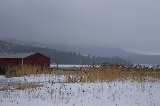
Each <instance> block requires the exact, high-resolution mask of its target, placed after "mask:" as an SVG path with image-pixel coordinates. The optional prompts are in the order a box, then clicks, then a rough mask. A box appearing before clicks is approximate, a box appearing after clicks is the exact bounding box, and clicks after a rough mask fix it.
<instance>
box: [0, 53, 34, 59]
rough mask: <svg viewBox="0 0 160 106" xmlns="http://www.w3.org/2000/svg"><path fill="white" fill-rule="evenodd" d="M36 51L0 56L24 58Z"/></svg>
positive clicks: (2, 56) (0, 55) (2, 55)
mask: <svg viewBox="0 0 160 106" xmlns="http://www.w3.org/2000/svg"><path fill="white" fill-rule="evenodd" d="M33 54H36V53H15V54H0V58H26V57H28V56H31V55H33Z"/></svg>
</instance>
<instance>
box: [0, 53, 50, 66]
mask: <svg viewBox="0 0 160 106" xmlns="http://www.w3.org/2000/svg"><path fill="white" fill-rule="evenodd" d="M24 64H25V65H33V66H40V67H50V58H49V57H47V56H45V55H43V54H40V53H16V54H0V66H19V65H24Z"/></svg>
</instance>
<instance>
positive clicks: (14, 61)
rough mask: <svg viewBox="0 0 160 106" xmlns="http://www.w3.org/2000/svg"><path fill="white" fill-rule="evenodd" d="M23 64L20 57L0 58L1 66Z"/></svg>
mask: <svg viewBox="0 0 160 106" xmlns="http://www.w3.org/2000/svg"><path fill="white" fill-rule="evenodd" d="M21 64H22V59H19V58H8V59H7V58H0V66H18V65H21Z"/></svg>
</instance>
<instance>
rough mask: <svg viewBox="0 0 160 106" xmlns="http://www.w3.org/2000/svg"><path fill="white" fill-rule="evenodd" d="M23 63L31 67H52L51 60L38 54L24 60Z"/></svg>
mask: <svg viewBox="0 0 160 106" xmlns="http://www.w3.org/2000/svg"><path fill="white" fill-rule="evenodd" d="M23 63H24V64H29V65H37V66H42V67H50V58H48V57H46V56H44V55H41V54H39V53H36V54H34V55H32V56H29V57H26V58H24V60H23Z"/></svg>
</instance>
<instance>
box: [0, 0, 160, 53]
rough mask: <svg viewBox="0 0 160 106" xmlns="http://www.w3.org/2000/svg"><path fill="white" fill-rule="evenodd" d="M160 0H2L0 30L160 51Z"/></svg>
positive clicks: (76, 42) (72, 42)
mask: <svg viewBox="0 0 160 106" xmlns="http://www.w3.org/2000/svg"><path fill="white" fill-rule="evenodd" d="M159 4H160V1H159V0H0V36H1V37H12V38H17V39H21V40H27V41H36V42H46V43H52V42H54V43H59V44H70V45H81V46H113V47H118V48H123V49H125V50H129V51H134V52H141V53H150V54H159V53H160V46H159V45H160V42H159V39H160V36H159V35H160V11H159V10H160V6H159Z"/></svg>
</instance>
